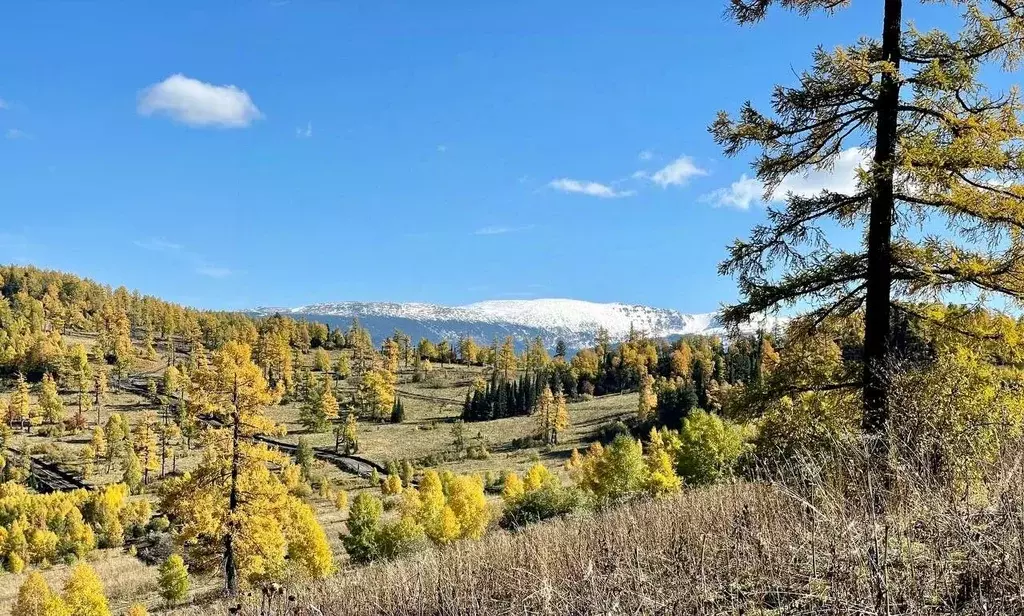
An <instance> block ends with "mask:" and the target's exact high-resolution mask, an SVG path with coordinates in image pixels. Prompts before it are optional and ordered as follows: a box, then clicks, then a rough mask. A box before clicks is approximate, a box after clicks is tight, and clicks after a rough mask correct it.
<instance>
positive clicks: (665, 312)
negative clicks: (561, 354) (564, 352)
mask: <svg viewBox="0 0 1024 616" xmlns="http://www.w3.org/2000/svg"><path fill="white" fill-rule="evenodd" d="M254 312H256V313H258V314H264V315H267V314H273V313H275V312H279V313H281V314H288V315H292V316H296V317H302V316H305V317H308V318H310V319H315V320H318V321H324V322H327V323H329V324H330V325H331V326H332V327H335V326H341V327H347V326H348V325H349V323H351V321H352V319H353V318H358V319H359V322H360V323H361V324H362V325H363V327H366V328H367V329H369V330H370V333H371V335H372V336H373V339H374V340H375V341H379V340H381V339H383V338H384V337H386V336H390V335H391V334H392V333H393V332H394V330H395V329H400V330H402V331H403V332H405V333H406V334H408V335H409V336H411V337H412V339H413V340H418V339H419V338H428V339H431V340H441V339H447V340H450V341H452V342H454V341H455V340H457V339H458V338H459V337H460V336H472V337H473V338H475V339H476V340H477V342H478V343H483V344H486V343H489V342H490V341H492V340H494V339H495V338H497V339H503V338H504V337H505V336H512V337H513V339H514V340H515V341H516V343H517V345H519V346H522V345H523V344H524V343H526V342H527V341H529V340H532V339H534V338H536V337H538V336H539V337H540V338H541V339H542V340H544V343H545V344H546V345H547V346H548V347H552V348H553V347H554V345H555V342H556V341H557V340H559V339H561V340H564V341H565V343H566V345H567V346H568V347H569V348H570V349H573V350H575V349H581V348H584V347H587V346H592V345H593V344H594V342H595V338H596V336H597V333H598V330H599V329H601V328H604V329H605V330H607V331H608V335H609V337H610V338H611V340H612V341H613V342H617V341H620V340H624V339H625V338H626V337H627V336H628V335H629V331H630V329H631V328H633V329H636V330H637V331H641V332H644V333H646V334H647V335H649V336H653V337H656V338H669V337H674V336H680V335H684V334H708V333H721V332H722V331H723V330H722V328H721V326H720V325H719V324H718V322H717V319H716V317H715V314H714V313H703V314H683V313H681V312H678V311H676V310H670V309H666V308H652V307H649V306H637V305H630V304H620V303H608V304H602V303H595V302H586V301H581V300H574V299H531V300H496V301H485V302H477V303H475V304H468V305H465V306H440V305H437V304H423V303H392V302H339V303H329V304H312V305H309V306H300V307H298V308H259V309H256V310H255V311H254Z"/></svg>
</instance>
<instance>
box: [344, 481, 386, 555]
mask: <svg viewBox="0 0 1024 616" xmlns="http://www.w3.org/2000/svg"><path fill="white" fill-rule="evenodd" d="M383 513H384V505H383V503H381V501H380V499H379V498H377V497H376V496H374V495H372V494H370V493H369V492H360V493H359V494H357V495H356V497H355V499H354V500H353V501H352V508H351V510H350V511H349V514H348V534H347V535H345V536H344V537H343V543H344V544H345V551H346V552H348V555H349V558H351V559H352V561H353V562H357V563H366V562H370V561H372V560H374V559H376V558H379V556H380V547H379V545H378V542H377V539H378V537H377V534H378V532H379V530H380V517H381V515H382V514H383Z"/></svg>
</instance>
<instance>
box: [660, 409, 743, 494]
mask: <svg viewBox="0 0 1024 616" xmlns="http://www.w3.org/2000/svg"><path fill="white" fill-rule="evenodd" d="M749 439H750V430H749V429H748V428H747V427H746V426H743V425H741V424H736V423H733V422H731V421H729V420H727V419H722V418H721V417H719V416H718V415H715V414H713V413H708V412H705V411H699V410H698V411H694V412H693V413H691V414H690V416H689V417H687V418H686V419H685V420H684V421H683V428H682V430H680V432H679V444H678V452H677V454H676V465H677V468H678V470H679V474H680V475H681V476H682V477H683V479H684V480H685V481H686V482H687V483H688V484H693V485H703V484H709V483H713V482H715V481H718V480H719V479H721V478H722V477H725V476H728V475H730V474H731V473H732V471H733V469H734V468H735V467H736V464H737V462H738V461H739V459H740V456H742V455H743V454H744V453H746V452H747V451H748V450H749V449H750V446H749V444H748V441H749Z"/></svg>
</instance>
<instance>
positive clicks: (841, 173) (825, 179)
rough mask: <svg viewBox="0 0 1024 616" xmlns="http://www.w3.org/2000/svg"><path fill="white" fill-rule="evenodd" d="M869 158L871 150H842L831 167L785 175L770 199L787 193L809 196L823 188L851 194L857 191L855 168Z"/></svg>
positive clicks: (859, 166)
mask: <svg viewBox="0 0 1024 616" xmlns="http://www.w3.org/2000/svg"><path fill="white" fill-rule="evenodd" d="M870 158H871V152H870V151H868V150H866V149H864V148H850V149H848V150H843V151H842V152H840V153H839V156H838V157H837V158H836V160H835V164H834V165H833V166H832V168H831V169H823V170H812V171H809V172H808V173H806V174H803V175H788V176H786V177H785V179H783V180H782V183H780V184H779V187H778V188H777V189H776V190H775V193H774V194H773V195H772V201H782V200H784V199H785V198H786V195H787V194H788V193H793V194H795V195H799V196H801V197H810V196H812V195H816V194H818V193H820V192H821V191H823V190H827V191H829V192H834V193H840V194H843V195H852V194H853V193H855V192H857V170H858V169H860V168H861V167H864V166H865V165H866V164H867V162H868V161H869V160H870Z"/></svg>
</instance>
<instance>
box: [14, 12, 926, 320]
mask: <svg viewBox="0 0 1024 616" xmlns="http://www.w3.org/2000/svg"><path fill="white" fill-rule="evenodd" d="M878 4H879V3H878V2H858V3H854V7H853V8H852V9H849V10H847V11H844V12H843V13H842V18H841V19H827V18H824V17H822V16H820V15H819V16H815V17H811V18H807V19H805V18H801V17H798V16H794V15H792V14H788V13H786V12H783V11H775V12H774V13H773V14H772V15H771V16H770V18H769V19H768V20H767V21H766V22H765V23H763V24H760V25H758V26H756V27H744V28H741V27H739V26H736V25H734V24H731V23H728V22H727V21H725V19H724V18H723V8H724V6H725V2H724V0H723V1H712V0H708V1H706V2H704V1H702V2H681V1H679V0H675V1H673V2H643V3H636V2H633V3H626V2H592V1H591V2H585V3H584V2H576V1H572V2H557V3H552V2H540V1H524V2H516V3H489V2H486V3H473V2H430V3H427V2H402V3H398V2H345V3H340V2H338V3H305V2H299V1H297V0H296V1H292V2H280V1H279V2H251V3H200V2H175V3H165V4H162V5H160V6H157V3H113V2H106V3H85V2H65V3H51V2H17V3H10V4H9V5H8V6H6V7H5V8H3V9H0V100H2V103H0V211H2V220H3V226H2V227H0V262H28V263H34V264H36V265H39V266H42V267H49V268H57V269H61V270H68V271H72V272H75V273H77V274H81V275H85V276H88V277H91V278H94V279H96V280H99V281H101V282H104V283H109V284H113V285H119V284H124V285H125V286H128V287H129V288H137V289H139V290H141V291H143V292H145V293H150V294H154V295H158V296H161V297H164V298H167V299H171V300H175V301H181V302H185V303H188V304H191V305H196V306H200V307H205V308H225V309H235V308H243V307H250V306H257V305H300V304H305V303H312V302H319V301H332V300H389V301H428V302H436V303H448V304H461V303H468V302H472V301H477V300H483V299H498V298H528V297H571V298H578V299H587V300H594V301H623V302H630V303H642V304H650V305H655V306H660V307H671V308H677V309H680V310H683V311H693V312H696V311H708V310H713V309H715V308H717V307H718V306H719V305H720V304H721V303H722V302H724V301H729V300H731V299H733V298H734V297H735V285H734V283H733V281H732V280H731V279H728V278H721V277H719V276H718V275H717V272H716V264H717V263H718V261H720V260H721V259H722V258H723V257H724V255H725V248H726V245H727V244H728V243H729V242H730V241H731V240H732V239H733V238H735V237H737V236H742V235H744V234H746V232H747V231H748V230H749V228H750V227H751V226H753V225H754V224H756V223H757V222H759V221H760V220H761V219H762V218H763V212H764V207H763V205H762V204H760V203H758V199H756V198H754V195H756V194H757V193H758V190H757V187H756V186H754V185H752V184H751V183H750V182H749V181H747V182H743V181H742V176H743V174H744V173H747V172H748V170H747V167H746V164H747V162H748V160H749V158H747V157H740V158H737V159H732V160H729V159H725V158H724V157H723V156H722V155H721V152H720V150H719V149H718V148H717V147H716V146H715V144H714V143H713V141H712V140H711V138H710V136H709V135H708V133H707V130H706V127H707V125H708V124H709V123H710V122H711V121H712V119H713V118H714V114H715V112H716V111H717V110H719V109H727V110H730V111H732V110H735V109H737V108H738V107H739V105H740V104H741V103H742V102H743V101H744V100H746V99H752V100H754V101H755V102H760V103H764V102H765V101H766V99H767V96H768V94H769V93H770V88H771V86H772V85H773V84H775V83H777V82H782V83H792V82H793V79H794V78H793V74H794V71H797V70H799V69H801V68H803V67H805V66H807V64H808V59H809V57H810V53H811V51H812V50H813V47H814V46H815V45H817V44H824V45H826V46H829V47H831V46H834V45H836V44H840V43H849V42H852V41H854V40H856V38H857V37H858V36H859V35H861V34H872V35H873V34H875V30H876V25H875V23H876V21H877V16H876V15H875V13H877V12H880V10H881V9H880V8H879V7H878V6H876V5H878ZM207 5H209V6H207ZM638 5H643V6H638ZM910 6H911V7H912V8H913V9H914V10H917V7H916V6H914V5H913V4H912V5H910ZM227 86H233V87H230V88H229V87H227ZM854 145H856V144H851V146H854ZM856 156H857V152H856V151H851V153H850V157H849V160H850V161H854V162H853V163H851V164H852V165H853V164H854V163H855V161H856ZM854 166H855V165H854ZM851 168H852V167H851ZM794 181H795V182H797V184H794V186H796V187H797V188H800V187H801V186H819V185H822V184H823V183H831V182H836V181H838V182H840V183H841V182H842V181H844V180H843V178H842V177H838V178H837V177H834V176H833V177H827V178H826V177H818V178H811V179H810V180H803V179H798V180H794ZM800 182H803V184H800ZM829 185H832V184H829Z"/></svg>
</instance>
